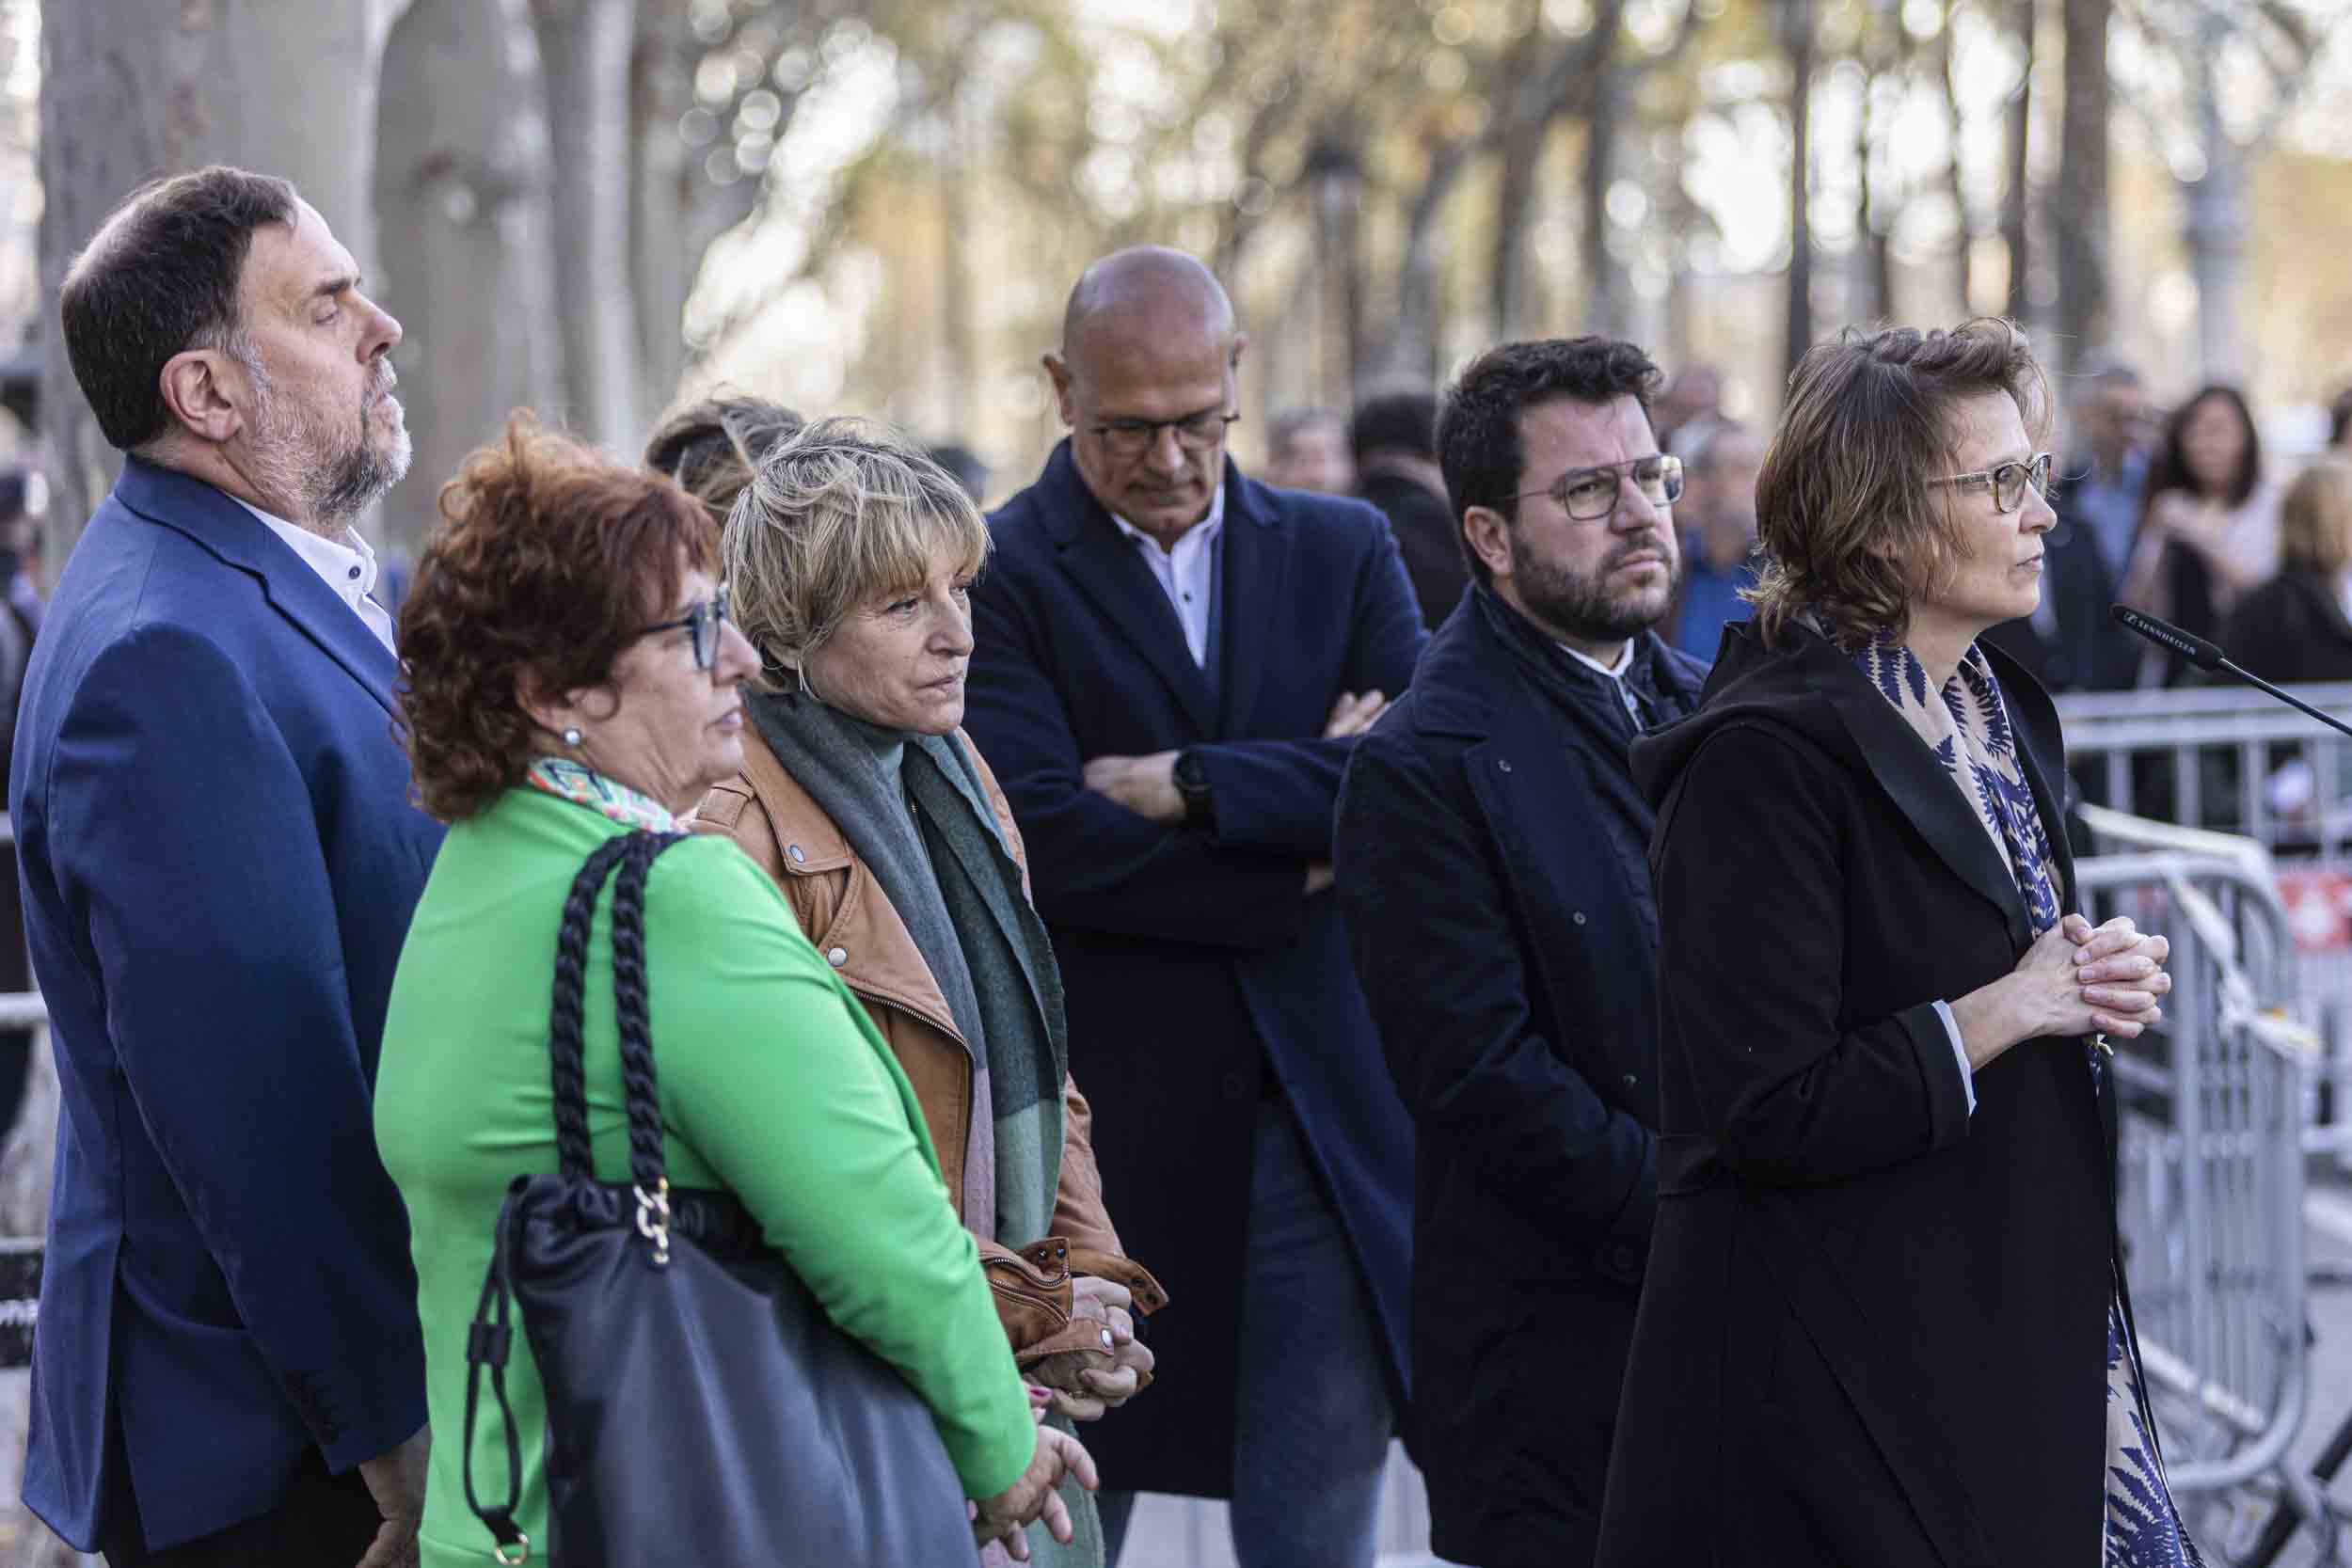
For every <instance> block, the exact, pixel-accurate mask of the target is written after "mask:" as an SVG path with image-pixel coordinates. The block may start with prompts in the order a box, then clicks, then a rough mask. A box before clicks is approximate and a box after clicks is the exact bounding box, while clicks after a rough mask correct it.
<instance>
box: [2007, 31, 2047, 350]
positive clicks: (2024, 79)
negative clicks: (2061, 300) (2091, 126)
mask: <svg viewBox="0 0 2352 1568" xmlns="http://www.w3.org/2000/svg"><path fill="white" fill-rule="evenodd" d="M2036 9H2037V8H2036V6H2035V3H2034V0H2016V4H2015V5H2014V7H2013V8H2012V9H2011V13H2010V14H2011V15H2012V16H2013V17H2014V18H2015V21H2016V26H2017V40H2018V42H2019V44H2020V45H2021V46H2022V47H2023V48H2024V50H2025V62H2024V64H2023V65H2022V66H2020V67H2019V69H2018V73H2017V90H2016V91H2015V92H2013V93H2011V94H2010V99H2009V112H2008V115H2007V117H2006V120H2007V123H2006V124H2005V126H2004V127H2003V138H2004V140H2003V152H2004V154H2005V156H2006V159H2007V162H2008V166H2009V167H2008V173H2009V178H2008V181H2007V187H2006V188H2005V189H2004V190H2003V191H2002V193H2001V248H2002V249H2003V250H2005V251H2007V252H2008V254H2009V299H2008V302H2007V304H2006V306H2005V307H2004V309H2006V310H2007V311H2008V313H2009V316H2010V320H2012V321H2019V322H2022V321H2024V320H2025V319H2026V316H2027V315H2028V314H2029V313H2030V312H2031V310H2032V309H2033V287H2032V280H2031V278H2030V277H2028V274H2029V273H2030V272H2031V271H2032V265H2033V256H2032V250H2031V245H2032V239H2031V228H2032V221H2033V181H2032V174H2031V166H2030V165H2029V163H2028V162H2027V158H2026V154H2027V153H2028V152H2029V151H2030V150H2031V149H2030V145H2029V144H2030V142H2031V140H2032V135H2033V51H2034V33H2035V28H2036V24H2037V23H2038V21H2039V17H2038V16H2037V14H2036Z"/></svg>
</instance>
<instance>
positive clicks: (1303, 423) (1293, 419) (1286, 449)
mask: <svg viewBox="0 0 2352 1568" xmlns="http://www.w3.org/2000/svg"><path fill="white" fill-rule="evenodd" d="M1265 452H1266V457H1265V467H1264V468H1263V470H1261V475H1260V477H1261V478H1263V480H1264V482H1265V483H1268V484H1279V485H1280V486H1281V487H1282V488H1283V489H1285V490H1320V491H1322V492H1323V493H1324V494H1325V495H1327V496H1344V495H1346V494H1347V492H1348V490H1349V489H1350V488H1351V487H1352V486H1353V485H1354V483H1355V480H1356V476H1355V474H1354V473H1353V472H1352V471H1351V470H1350V468H1349V467H1348V461H1347V421H1346V420H1343V419H1341V418H1340V417H1339V416H1338V415H1337V414H1334V413H1332V412H1331V411H1330V410H1329V409H1327V408H1292V409H1286V410H1285V411H1283V412H1282V413H1279V414H1277V415H1275V416H1274V418H1273V419H1271V420H1267V421H1266V436H1265Z"/></svg>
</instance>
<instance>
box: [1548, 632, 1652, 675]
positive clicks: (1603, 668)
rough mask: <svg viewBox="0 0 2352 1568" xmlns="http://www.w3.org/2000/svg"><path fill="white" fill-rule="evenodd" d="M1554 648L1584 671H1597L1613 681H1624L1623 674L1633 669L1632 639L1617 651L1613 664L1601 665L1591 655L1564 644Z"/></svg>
mask: <svg viewBox="0 0 2352 1568" xmlns="http://www.w3.org/2000/svg"><path fill="white" fill-rule="evenodd" d="M1554 646H1556V647H1557V648H1559V650H1560V651H1561V652H1562V653H1564V654H1565V655H1567V656H1568V657H1570V658H1572V659H1574V660H1576V661H1577V662H1578V663H1579V664H1581V665H1583V666H1584V667H1585V668H1586V669H1588V670H1597V671H1599V672H1600V673H1602V674H1604V675H1607V676H1608V677H1609V678H1610V679H1611V680H1613V681H1621V680H1623V679H1625V673H1626V672H1627V671H1628V670H1630V669H1632V668H1633V639H1631V638H1627V639H1626V640H1625V646H1624V647H1623V648H1621V649H1619V650H1618V651H1617V662H1616V663H1614V664H1603V663H1602V662H1601V661H1600V660H1598V659H1597V658H1595V657H1593V656H1592V655H1590V654H1588V653H1584V652H1581V651H1580V650H1578V649H1575V648H1571V647H1569V646H1568V645H1567V644H1566V643H1565V642H1560V643H1556V644H1554Z"/></svg>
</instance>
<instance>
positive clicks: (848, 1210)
mask: <svg viewBox="0 0 2352 1568" xmlns="http://www.w3.org/2000/svg"><path fill="white" fill-rule="evenodd" d="M656 809H657V810H658V808H656ZM622 831H623V828H622V824H621V822H619V821H616V820H613V819H612V818H611V817H609V816H606V815H603V814H600V813H599V812H598V811H596V810H593V809H590V808H589V807H587V806H584V805H580V804H575V803H573V801H571V800H564V799H560V798H558V797H557V796H555V795H553V794H548V793H546V792H544V791H542V790H540V789H538V788H534V787H532V786H530V785H523V786H518V787H516V788H515V789H511V790H509V791H507V792H506V793H505V794H504V795H502V796H501V797H500V798H499V799H498V800H496V801H494V802H493V803H492V804H491V805H490V806H489V807H488V808H487V809H486V810H485V811H484V812H482V813H481V814H480V815H478V816H474V817H471V818H469V819H468V820H466V821H464V822H461V823H459V824H457V825H456V826H455V827H453V828H452V829H451V830H450V833H449V837H448V840H447V842H446V844H445V845H444V846H443V847H442V849H441V853H440V858H439V860H438V861H437V863H435V865H434V868H433V875H432V879H431V880H430V881H429V882H428V883H427V884H426V886H425V891H424V897H423V899H422V900H421V902H420V903H419V905H418V907H417V913H416V920H415V923H414V924H413V925H412V926H411V927H410V928H409V932H408V941H407V943H406V945H405V947H404V948H403V949H402V950H401V958H400V969H399V973H398V974H397V976H396V977H395V979H394V981H393V985H392V996H391V1006H390V1013H389V1018H388V1020H387V1022H386V1024H385V1029H384V1053H383V1060H382V1064H381V1066H380V1068H379V1069H378V1072H377V1077H376V1085H375V1137H376V1147H377V1148H378V1149H379V1150H380V1151H381V1152H382V1155H383V1159H384V1164H385V1168H386V1169H387V1170H389V1172H390V1173H391V1176H392V1180H394V1181H395V1182H397V1183H398V1184H399V1186H400V1192H401V1196H402V1197H403V1198H404V1199H405V1201H406V1203H407V1206H408V1220H409V1230H410V1245H411V1247H412V1249H413V1251H414V1253H415V1257H416V1264H417V1305H418V1310H419V1313H420V1316H421V1318H422V1320H423V1323H424V1347H425V1393H426V1401H427V1405H428V1408H429V1410H430V1413H431V1417H432V1421H433V1435H434V1442H433V1461H432V1475H431V1480H430V1482H429V1485H428V1489H427V1492H426V1496H425V1510H424V1524H423V1530H422V1554H423V1561H424V1565H425V1568H456V1565H458V1564H474V1563H481V1562H485V1561H488V1560H490V1548H491V1544H492V1542H491V1538H490V1534H489V1532H488V1531H487V1530H485V1528H483V1527H482V1525H481V1523H480V1521H478V1520H477V1519H475V1518H474V1516H473V1514H472V1513H470V1512H469V1510H468V1508H467V1506H466V1495H465V1482H464V1477H463V1474H462V1472H461V1469H460V1465H461V1462H462V1460H463V1458H464V1454H463V1448H464V1445H463V1442H462V1434H463V1433H464V1430H465V1427H464V1419H465V1396H466V1354H465V1353H466V1331H467V1325H468V1324H469V1323H470V1322H471V1321H472V1317H473V1309H474V1304H475V1301H476V1298H477V1297H478V1296H479V1294H480V1292H481V1290H482V1279H483V1274H484V1272H485V1270H486V1269H487V1268H488V1266H489V1262H490V1241H491V1232H492V1230H493V1228H494V1227H495V1225H496V1222H497V1219H498V1212H499V1205H500V1202H501V1199H502V1198H503V1197H504V1196H505V1192H506V1185H507V1183H508V1181H510V1180H512V1179H513V1178H514V1177H515V1176H516V1175H517V1174H518V1173H522V1172H526V1171H529V1172H537V1171H552V1170H554V1169H555V1168H556V1153H555V1123H554V1119H553V1116H552V1112H551V1109H550V1094H549V1089H548V1044H547V1027H548V992H549V990H550V987H551V985H552V982H553V974H554V956H555V933H556V927H557V924H558V921H559V918H560V915H561V912H562V906H563V901H564V894H565V892H566V891H567V890H568V889H569V887H570V885H571V881H572V879H573V877H574V876H575V875H576V874H577V873H578V872H579V870H580V863H582V862H583V861H585V860H586V859H587V858H588V855H589V853H590V851H592V850H593V849H595V847H596V846H597V845H598V844H599V843H601V842H603V841H604V840H605V839H606V838H608V837H610V836H611V835H612V834H614V833H617V832H622ZM611 909H612V886H611V884H610V883H608V884H607V886H606V888H605V892H604V895H603V897H602V899H601V900H600V901H599V903H598V906H597V913H596V923H595V926H594V927H593V930H592V932H591V935H590V940H589V946H588V971H587V1006H586V1036H587V1077H588V1111H589V1129H590V1133H591V1136H592V1138H593V1141H594V1144H595V1150H596V1175H597V1176H598V1177H599V1178H601V1179H603V1180H627V1178H628V1127H627V1121H626V1117H625V1116H624V1114H623V1111H622V1101H621V1093H620V1051H619V1044H618V1040H617V1037H616V1036H615V1033H614V1026H613V1019H612V938H611V926H610V913H611ZM645 963H646V970H647V979H648V986H647V989H648V991H649V993H650V999H651V1006H652V1023H653V1040H654V1055H655V1063H656V1067H657V1070H658V1074H659V1077H660V1092H661V1106H662V1113H663V1117H664V1119H665V1121H666V1122H667V1124H668V1132H669V1139H668V1157H669V1173H670V1181H671V1184H672V1185H673V1186H675V1187H703V1186H723V1187H726V1188H728V1189H730V1190H732V1191H733V1192H734V1193H736V1194H737V1195H738V1196H739V1197H740V1198H741V1199H742V1201H743V1203H744V1205H745V1206H746V1207H747V1208H749V1209H750V1210H751V1212H753V1213H754V1214H755V1215H756V1216H757V1217H758V1219H759V1221H760V1224H761V1226H762V1227H763V1228H764V1229H765V1231H766V1233H767V1236H768V1239H769V1241H770V1242H771V1243H773V1244H774V1245H775V1246H776V1248H777V1249H778V1250H779V1251H780V1252H781V1253H782V1254H783V1255H784V1257H785V1258H786V1259H787V1260H788V1261H789V1262H790V1263H791V1265H792V1267H793V1269H794V1271H795V1272H796V1273H798V1274H799V1275H800V1277H801V1278H802V1279H803V1280H804V1281H805V1282H806V1283H807V1285H808V1287H809V1289H810V1290H811V1291H813V1292H814V1293H815V1295H816V1297H817V1299H818V1301H820V1302H821V1303H823V1305H824V1307H825V1309H826V1311H827V1312H829V1313H830V1314H831V1315H832V1317H833V1319H834V1322H835V1323H838V1324H840V1326H841V1327H842V1328H843V1329H844V1330H845V1331H847V1332H848V1333H850V1335H852V1336H854V1337H855V1338H858V1339H860V1340H862V1341H864V1342H865V1343H866V1345H867V1346H868V1347H870V1348H871V1349H872V1350H873V1351H874V1352H875V1354H878V1355H880V1356H881V1357H882V1359H883V1360H885V1361H887V1362H889V1363H891V1364H892V1365H893V1366H895V1367H897V1368H898V1370H899V1371H900V1372H901V1373H903V1374H904V1376H905V1377H906V1380H907V1382H908V1383H909V1385H911V1386H913V1387H914V1390H915V1391H916V1392H917V1393H918V1394H920V1395H921V1396H922V1398H923V1400H924V1402H926V1403H927V1404H928V1405H929V1406H930V1410H931V1414H932V1418H933V1419H934V1421H935V1422H936V1423H937V1425H938V1428H939V1434H940V1437H941V1439H942V1440H943V1441H944V1442H945V1443H946V1449H947V1454H948V1457H949V1459H950V1460H951V1461H952V1462H953V1463H954V1465H955V1467H956V1473H957V1475H958V1476H959V1477H961V1480H962V1481H963V1486H964V1490H965V1492H966V1493H967V1494H968V1495H970V1496H972V1497H991V1496H993V1495H994V1494H996V1493H998V1492H1001V1491H1003V1490H1004V1489H1005V1488H1007V1487H1009V1486H1010V1485H1011V1484H1012V1483H1013V1481H1016V1480H1018V1479H1019V1477H1020V1475H1021V1473H1022V1471H1023V1470H1024V1469H1025V1467H1026V1466H1027V1465H1028V1462H1029V1458H1030V1455H1031V1453H1032V1451H1033V1448H1034V1445H1035V1442H1036V1427H1035V1425H1034V1422H1033V1420H1032V1418H1031V1416H1030V1412H1029V1403H1028V1399H1027V1396H1026V1393H1025V1390H1024V1388H1023V1386H1022V1381H1021V1376H1020V1373H1019V1372H1018V1371H1017V1370H1015V1368H1014V1366H1013V1360H1012V1354H1011V1352H1010V1351H1009V1349H1008V1347H1007V1344H1006V1340H1005V1333H1004V1329H1003V1327H1002V1326H1001V1325H1000V1324H999V1323H998V1322H997V1320H996V1313H995V1311H994V1309H993V1307H992V1306H991V1304H990V1296H989V1290H988V1284H987V1281H986V1278H985V1277H984V1276H983V1275H982V1274H981V1272H980V1268H979V1258H978V1251H977V1248H976V1247H975V1246H974V1244H973V1241H972V1236H971V1233H970V1232H969V1231H967V1230H966V1229H965V1228H964V1227H963V1224H962V1222H961V1220H960V1219H959V1218H958V1217H957V1215H956V1213H955V1212H954V1210H952V1209H951V1208H950V1207H949V1206H948V1202H947V1190H946V1184H945V1183H944V1182H943V1181H942V1180H940V1175H939V1162H938V1156H937V1155H936V1153H934V1151H933V1150H932V1148H931V1143H930V1136H929V1134H928V1133H927V1132H925V1130H924V1125H923V1117H922V1113H921V1111H920V1109H919V1108H918V1107H917V1105H916V1103H915V1100H914V1091H913V1089H912V1088H911V1087H910V1086H909V1085H908V1083H907V1080H906V1077H905V1075H904V1074H903V1073H902V1072H900V1070H899V1069H898V1064H897V1062H896V1061H894V1060H893V1059H892V1057H891V1054H890V1052H889V1049H888V1047H887V1046H885V1045H884V1044H883V1043H882V1037H881V1036H880V1035H879V1034H877V1033H876V1032H875V1029H874V1026H873V1024H872V1023H871V1022H869V1021H868V1020H867V1018H866V1012H865V1009H864V1008H863V1007H861V1006H859V1005H858V1004H857V1001H856V1000H855V998H853V997H852V996H851V995H850V992H849V990H847V988H845V987H844V986H843V985H842V983H841V981H840V980H839V978H838V977H837V976H835V975H834V973H833V971H832V970H831V969H830V968H828V967H827V966H826V964H825V962H824V960H823V959H822V958H818V955H817V952H816V950H815V949H814V948H812V947H811V946H810V945H809V943H808V941H807V939H806V938H805V937H803V935H802V934H801V930H800V927H799V926H798V925H797V924H796V923H795V922H794V920H793V918H792V914H791V911H790V909H789V908H788V907H787V905H786V903H785V901H784V897H783V895H782V894H780V893H779V892H778V891H777V890H776V888H775V885H774V884H773V883H772V882H771V881H770V880H769V879H768V878H767V877H766V876H765V875H764V874H762V873H761V871H760V870H759V868H758V867H757V866H755V865H754V864H753V863H751V862H750V861H749V860H747V859H746V858H744V856H743V854H742V852H741V851H740V850H739V849H738V848H737V847H735V845H734V844H733V843H732V842H730V841H728V840H726V839H724V838H720V837H697V838H694V839H691V840H690V841H688V842H686V843H683V844H680V845H677V846H675V847H673V848H671V849H670V850H669V851H668V852H667V853H666V854H664V855H663V856H662V857H661V858H660V860H659V861H657V862H656V863H654V868H653V873H652V876H651V878H650V879H649V880H648V882H647V886H646V894H645ZM515 1345H516V1351H515V1359H514V1362H513V1364H512V1365H511V1366H510V1368H509V1370H508V1373H507V1391H508V1395H509V1398H510V1400H511V1402H512V1403H513V1405H514V1409H515V1418H516V1422H517V1424H518V1425H519V1427H520V1429H521V1430H520V1437H521V1440H522V1453H523V1491H522V1506H521V1507H520V1508H519V1509H518V1510H516V1518H517V1520H518V1521H519V1522H520V1523H521V1525H522V1528H523V1529H524V1530H525V1531H526V1532H528V1533H529V1534H530V1536H531V1537H532V1541H533V1542H534V1543H539V1542H544V1541H545V1539H546V1535H547V1529H546V1526H547V1492H546V1487H545V1485H544V1483H543V1481H542V1478H541V1474H540V1449H541V1438H542V1428H543V1424H544V1421H545V1406H544V1403H543V1402H542V1397H541V1392H540V1387H539V1381H538V1377H537V1373H536V1371H535V1370H534V1369H533V1367H532V1363H531V1356H530V1351H529V1347H528V1346H527V1345H526V1344H525V1343H524V1340H523V1337H522V1336H521V1335H520V1334H517V1335H516V1340H515ZM648 1458H649V1460H650V1461H652V1462H653V1463H654V1464H655V1465H656V1468H657V1471H658V1465H659V1458H658V1456H648ZM473 1463H474V1485H475V1490H476V1492H477V1494H478V1495H481V1496H483V1497H503V1495H504V1492H505V1476H506V1469H505V1464H506V1454H505V1444H504V1440H503V1436H502V1434H501V1433H500V1432H499V1430H498V1422H497V1420H496V1418H495V1415H490V1416H487V1417H485V1418H477V1431H476V1433H475V1440H474V1456H473Z"/></svg>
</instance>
